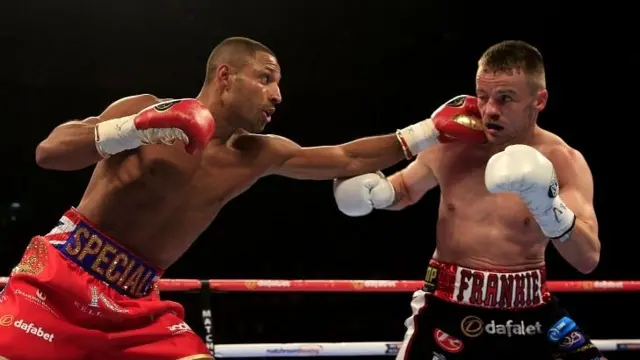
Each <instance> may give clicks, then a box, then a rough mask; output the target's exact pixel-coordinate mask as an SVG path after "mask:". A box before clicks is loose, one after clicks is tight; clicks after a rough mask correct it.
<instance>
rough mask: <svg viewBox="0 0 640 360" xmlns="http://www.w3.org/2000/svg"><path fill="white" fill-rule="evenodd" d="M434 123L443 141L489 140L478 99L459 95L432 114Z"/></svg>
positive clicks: (439, 137) (472, 141)
mask: <svg viewBox="0 0 640 360" xmlns="http://www.w3.org/2000/svg"><path fill="white" fill-rule="evenodd" d="M431 119H432V120H433V125H434V126H435V128H436V130H438V132H439V133H440V135H439V136H438V141H439V142H441V143H446V142H452V141H462V142H469V143H476V144H483V143H485V142H487V137H486V135H485V134H484V131H483V128H482V117H481V116H480V110H478V99H477V98H475V97H473V96H468V95H459V96H456V97H455V98H453V99H451V100H449V101H447V102H446V103H445V104H444V105H442V106H440V107H439V108H438V110H436V111H434V112H433V114H432V115H431Z"/></svg>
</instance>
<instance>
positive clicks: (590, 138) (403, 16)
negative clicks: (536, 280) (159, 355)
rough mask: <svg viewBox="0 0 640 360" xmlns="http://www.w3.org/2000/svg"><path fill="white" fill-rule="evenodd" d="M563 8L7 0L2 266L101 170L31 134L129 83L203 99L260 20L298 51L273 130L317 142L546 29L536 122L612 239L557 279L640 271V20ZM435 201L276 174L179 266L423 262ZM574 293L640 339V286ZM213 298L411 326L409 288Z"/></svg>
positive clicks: (398, 109) (324, 330)
mask: <svg viewBox="0 0 640 360" xmlns="http://www.w3.org/2000/svg"><path fill="white" fill-rule="evenodd" d="M383 4H386V5H387V6H383ZM548 5H550V4H547V3H544V2H542V3H541V2H523V3H522V4H520V5H518V4H517V3H512V4H511V3H498V2H495V3H494V2H491V3H489V2H481V3H476V4H474V5H471V4H466V3H458V2H455V1H444V0H439V1H393V2H385V3H382V2H381V3H376V2H374V1H271V2H258V1H236V2H222V1H207V0H189V1H166V0H162V1H153V2H151V1H138V0H136V1H121V0H117V1H110V2H93V1H89V2H84V1H77V0H71V1H69V0H67V1H65V2H64V4H62V3H60V2H53V1H33V0H26V1H25V0H23V1H14V2H3V4H2V7H3V9H2V10H3V11H2V15H0V17H1V18H0V20H2V21H0V24H1V25H0V29H1V32H0V35H1V36H2V41H3V44H4V45H3V51H2V57H1V60H0V61H1V62H0V65H2V66H1V69H2V72H3V76H2V87H1V90H0V91H1V93H0V95H1V99H0V106H1V108H2V112H1V114H2V120H1V121H2V123H1V124H2V136H1V138H2V144H0V147H1V148H0V149H1V150H2V153H3V154H4V158H5V159H4V160H3V162H4V164H3V165H4V166H2V168H1V169H2V170H1V174H2V179H3V180H4V181H5V183H6V185H5V186H3V189H4V190H3V191H2V192H0V237H1V239H0V275H7V274H8V273H9V272H10V270H11V268H12V267H13V266H14V265H15V264H16V263H17V261H18V260H19V258H20V256H21V254H22V251H23V249H24V247H25V246H26V244H27V242H28V241H29V239H30V238H31V237H32V236H33V235H36V234H43V233H46V232H47V231H48V230H49V229H50V228H51V227H52V226H54V225H55V224H56V222H57V219H58V218H59V216H60V215H61V213H62V212H63V211H64V210H65V209H66V208H68V207H69V206H71V205H75V204H77V202H78V200H79V198H80V196H81V195H82V193H83V190H84V186H85V184H86V182H87V180H88V178H89V176H90V173H91V169H87V170H86V171H78V172H74V173H65V172H52V171H45V170H42V169H39V168H38V167H37V166H36V164H35V161H34V149H35V146H36V145H37V143H38V142H39V141H40V140H42V139H43V138H44V137H46V136H47V134H48V133H49V131H51V129H52V128H53V127H54V126H56V125H57V124H59V123H62V122H64V121H67V120H71V119H81V118H84V117H87V116H92V115H96V114H98V113H99V112H100V111H101V110H102V109H103V108H104V107H105V106H106V105H108V104H109V103H110V102H112V101H114V100H116V99H117V98H120V97H122V96H126V95H130V94H137V93H153V94H155V95H157V96H159V97H189V96H195V95H196V94H197V93H198V91H199V89H200V86H201V84H202V80H203V76H204V69H205V66H204V65H205V62H206V59H207V57H208V55H209V53H210V51H211V49H212V48H213V47H214V46H215V45H216V44H217V43H218V42H219V41H221V40H222V39H224V38H225V37H228V36H248V37H251V38H254V39H256V40H259V41H261V42H263V43H265V44H266V45H268V46H269V47H271V48H272V49H273V50H274V51H275V52H276V54H277V56H278V58H279V61H280V63H281V65H282V67H283V75H284V77H283V79H282V82H281V88H282V91H283V96H284V102H283V104H282V105H281V106H280V108H279V110H278V112H277V113H276V115H275V116H274V122H273V123H272V125H270V127H269V128H268V129H267V131H268V132H272V133H276V134H279V135H284V136H287V137H289V138H291V139H293V140H294V141H296V142H298V143H300V144H302V145H324V144H337V143H341V142H345V141H349V140H352V139H354V138H357V137H361V136H367V135H374V134H381V133H388V132H390V131H394V130H395V129H397V128H400V127H404V126H406V125H409V124H411V123H414V122H416V121H418V120H421V119H423V118H426V117H428V116H429V115H430V113H431V112H432V111H433V110H434V109H435V108H436V107H437V106H439V105H440V104H441V103H442V102H444V101H446V100H448V99H449V98H451V97H453V96H455V95H457V94H462V93H467V94H473V92H474V75H475V70H476V61H477V59H478V57H479V56H480V54H481V53H482V51H484V50H485V49H486V48H487V47H488V46H490V45H492V44H493V43H495V42H498V41H501V40H507V39H522V40H525V41H528V42H530V43H531V44H533V45H535V46H537V47H538V48H539V50H540V51H541V52H542V53H543V55H544V57H545V62H546V68H547V85H548V88H549V92H550V100H549V106H548V108H547V109H546V110H545V112H544V113H543V114H542V116H541V119H540V124H541V126H542V127H544V128H546V129H549V130H551V131H553V132H555V133H557V134H558V135H560V136H561V137H563V138H564V139H565V140H566V141H567V142H568V143H569V144H570V145H572V146H573V147H575V148H577V149H578V150H580V151H581V152H582V153H583V154H584V155H585V157H586V159H587V160H588V162H589V164H590V166H591V168H592V171H593V174H594V177H595V181H596V195H595V196H596V198H595V206H596V211H597V214H598V216H599V222H600V238H601V241H602V256H601V262H600V266H599V267H598V269H597V270H596V271H595V272H593V273H592V274H589V275H582V274H580V273H578V272H577V271H575V270H573V269H572V268H570V267H569V266H568V265H567V264H566V263H565V262H564V261H563V260H562V259H561V258H560V257H559V256H558V255H557V253H556V251H555V250H554V249H552V248H550V249H549V252H548V256H549V257H548V265H549V268H550V273H549V277H550V278H551V279H552V280H573V279H575V280H586V279H604V280H618V279H637V278H638V270H637V267H636V262H635V258H636V253H637V252H636V251H635V250H634V248H633V247H634V246H637V244H636V241H637V239H636V235H635V234H634V233H633V231H634V229H635V228H636V227H637V225H636V223H634V222H633V220H634V219H635V216H634V214H633V211H634V210H635V209H633V207H634V201H635V199H636V197H637V196H636V195H635V190H634V186H633V185H634V184H633V183H632V181H630V179H628V178H626V176H629V175H630V173H631V172H633V171H635V170H636V169H635V166H636V163H637V161H636V159H635V157H636V155H635V149H634V148H633V141H634V140H633V137H634V132H635V131H636V129H637V104H636V102H637V100H635V99H634V96H635V94H634V93H633V92H634V91H635V90H636V89H637V84H638V80H639V79H640V76H639V75H640V71H639V70H638V69H637V67H638V65H640V56H639V55H637V54H635V49H634V45H633V44H634V43H635V42H636V36H637V32H638V31H637V30H635V29H634V28H633V26H634V22H633V21H630V22H629V21H627V19H623V17H624V13H625V11H624V10H623V9H621V10H619V11H618V12H617V15H616V16H615V17H607V16H606V14H607V13H608V10H607V9H606V8H604V7H603V4H602V3H599V5H598V6H599V7H598V8H595V7H594V8H590V7H589V6H587V5H584V4H583V5H581V7H580V8H578V9H575V8H574V9H568V10H566V11H565V10H562V9H559V8H557V7H552V8H549V10H545V9H546V8H547V6H548ZM607 5H611V6H612V5H613V4H607ZM556 6H557V4H556ZM567 6H568V5H567ZM405 165H406V163H401V164H399V165H398V167H397V168H393V169H388V170H387V171H386V172H387V173H389V172H392V171H393V170H396V169H399V168H400V167H403V166H405ZM438 198H439V194H438V192H437V191H433V192H431V193H429V194H427V195H426V196H425V198H424V199H423V200H422V201H421V202H420V203H419V204H417V205H415V206H413V207H412V208H410V209H406V210H405V211H401V212H378V213H375V214H372V215H371V216H368V217H366V218H357V219H353V218H348V217H346V216H343V215H342V214H340V213H339V212H338V211H337V209H336V207H335V204H334V202H333V198H332V195H331V183H330V182H303V181H295V180H289V179H284V178H277V177H272V178H266V179H263V180H261V181H260V182H259V183H258V184H256V185H255V186H254V187H253V188H252V189H250V190H249V191H247V192H246V193H245V194H243V195H241V196H239V197H238V198H237V199H235V200H234V201H232V202H231V203H230V204H229V205H228V206H227V207H226V208H225V209H224V210H223V211H222V212H221V214H220V216H219V217H218V219H217V220H216V221H215V223H214V224H213V225H212V226H211V227H210V229H209V230H208V231H206V232H205V233H204V234H203V236H202V238H201V239H199V241H198V242H197V243H196V244H195V245H193V247H192V249H191V250H190V251H189V252H188V253H187V254H186V255H185V256H184V257H183V258H182V259H181V260H180V261H178V262H177V263H176V264H175V265H174V266H173V267H172V268H170V269H169V271H168V273H167V276H166V277H168V278H342V279H353V278H358V279H359V278H362V279H421V278H422V277H423V275H424V274H423V272H424V270H425V267H426V264H427V261H428V259H429V257H430V256H431V254H432V252H433V249H434V233H435V232H434V224H435V219H436V215H437V213H436V210H437V202H438ZM13 203H18V204H19V205H20V206H19V207H17V206H15V205H14V206H12V204H13ZM558 296H559V298H560V300H561V301H562V303H563V305H564V306H566V307H567V308H568V310H569V311H570V312H571V313H573V314H574V315H575V317H576V318H577V319H579V322H580V323H581V324H582V326H583V327H585V328H586V329H587V330H588V332H589V333H590V334H591V336H592V337H593V338H596V339H607V338H637V337H640V331H639V330H638V321H639V319H640V316H638V311H637V310H636V308H635V307H634V306H635V304H637V303H638V300H640V297H639V296H638V295H637V294H632V293H627V294H588V293H583V294H558ZM165 297H166V298H170V299H175V300H178V301H180V302H182V303H183V304H185V306H186V307H187V309H188V315H189V320H190V323H191V324H192V325H193V326H194V327H198V324H199V322H200V319H199V315H200V313H199V305H198V296H197V295H193V294H177V293H167V294H165ZM213 300H214V320H215V321H216V325H217V330H216V331H217V339H216V340H217V342H218V343H243V342H297V341H312V342H313V341H316V342H317V341H386V340H397V341H399V340H401V339H402V335H403V332H404V327H403V321H404V319H405V318H406V317H407V316H408V315H409V311H410V310H409V300H410V294H377V295H375V294H333V295H330V294H221V295H216V297H215V298H214V299H213ZM637 354H638V353H635V354H633V353H627V356H631V355H634V356H633V358H636V357H637ZM621 355H622V354H621V353H616V354H613V353H612V354H611V356H610V359H618V358H622V357H621ZM629 358H632V357H629Z"/></svg>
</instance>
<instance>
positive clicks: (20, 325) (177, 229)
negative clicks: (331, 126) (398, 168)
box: [0, 38, 484, 360]
mask: <svg viewBox="0 0 640 360" xmlns="http://www.w3.org/2000/svg"><path fill="white" fill-rule="evenodd" d="M207 64H208V68H207V74H206V80H205V83H204V86H203V88H202V90H201V91H200V94H198V96H197V97H195V98H194V99H180V100H171V101H164V102H163V101H161V100H159V99H157V98H156V97H155V96H152V95H136V96H131V97H126V98H123V99H121V100H118V101H116V102H114V103H113V104H111V105H110V106H108V107H107V108H106V109H105V110H104V111H103V112H102V114H100V115H98V116H92V117H89V118H87V119H85V120H82V121H70V122H66V123H64V124H62V125H60V126H58V127H57V128H55V129H54V130H53V131H52V132H51V134H50V135H49V136H48V137H47V138H46V139H45V140H43V141H42V142H41V143H40V144H39V145H38V147H37V149H36V161H37V163H38V165H40V166H41V167H43V168H46V169H54V170H67V171H69V170H78V169H83V168H86V167H89V166H95V168H94V172H93V176H92V178H91V180H90V183H89V185H88V186H87V189H86V191H85V193H84V195H83V197H82V199H81V200H80V203H79V204H78V206H77V207H74V208H71V209H69V210H68V211H67V212H66V213H65V214H64V215H63V216H62V217H61V218H60V220H59V221H58V223H57V225H56V226H55V227H54V228H53V229H52V230H51V231H50V232H49V233H48V234H46V235H45V236H37V237H35V238H34V239H32V241H31V243H30V245H29V246H28V247H27V250H26V251H25V253H24V256H23V258H22V261H21V262H20V263H19V264H18V265H17V266H16V267H15V269H14V271H13V273H12V275H11V278H10V280H9V284H8V286H7V288H6V290H5V291H4V293H3V294H2V299H1V300H0V318H2V319H3V321H5V320H6V323H7V324H8V326H0V356H4V357H7V358H9V359H38V360H46V359H52V358H55V359H84V358H91V359H112V358H117V359H120V360H128V359H156V360H163V359H166V360H168V359H172V360H173V359H211V358H212V354H211V353H210V349H213V346H212V345H213V344H211V343H209V344H207V346H205V344H204V343H203V341H202V340H201V339H199V338H198V336H197V335H196V334H195V333H194V332H193V331H191V329H190V327H189V326H188V325H187V324H186V323H185V322H184V309H183V308H182V307H181V306H180V305H179V304H176V303H174V302H169V301H161V300H160V299H159V297H158V292H157V287H156V283H157V281H158V279H159V278H160V277H161V275H162V273H163V271H164V270H165V269H166V268H167V267H169V266H170V265H171V264H173V263H174V262H175V261H176V260H177V259H178V258H180V256H181V255H182V254H183V253H184V252H185V251H187V249H188V248H189V247H190V246H191V244H192V243H193V242H194V241H195V239H196V238H197V237H198V236H199V235H200V234H201V233H202V232H203V231H204V230H205V229H206V228H207V227H208V226H209V225H210V224H211V222H212V221H213V220H214V219H215V217H216V215H217V214H218V213H219V212H220V210H221V208H222V206H223V205H224V204H226V203H227V202H228V201H229V200H231V199H233V198H234V197H235V196H237V195H239V194H241V193H243V192H244V191H245V190H246V189H248V188H250V187H251V185H252V184H254V183H255V182H256V181H257V180H258V179H260V178H261V177H264V176H267V175H272V174H275V175H281V176H287V177H290V178H295V179H314V180H331V179H333V178H336V177H348V176H355V175H360V174H364V173H368V172H372V171H376V170H378V169H382V168H386V167H388V166H391V165H394V164H396V163H397V162H399V161H401V160H402V159H404V158H405V156H408V157H411V156H412V155H413V154H417V153H419V152H420V151H422V150H423V149H425V148H427V147H429V146H432V145H433V144H435V143H438V142H440V141H443V142H444V141H449V140H450V139H452V138H456V139H458V138H468V139H467V140H469V141H474V142H482V141H484V139H483V137H482V136H481V131H478V130H473V129H474V127H475V126H476V125H477V124H476V123H475V122H474V120H473V119H474V116H476V115H473V111H472V110H473V103H472V101H473V99H471V98H461V99H457V100H456V101H453V102H451V103H450V104H448V105H446V106H444V107H443V108H442V109H440V110H439V111H437V112H436V114H435V115H434V117H433V119H431V120H426V121H421V122H419V123H418V124H416V125H413V126H410V127H408V128H406V129H405V130H401V131H399V132H398V133H397V134H396V133H394V132H390V133H388V134H386V135H381V136H372V137H366V138H362V139H357V140H354V141H351V142H348V143H345V144H341V145H335V146H320V147H301V146H299V145H298V144H296V143H294V142H293V141H291V140H288V139H285V138H283V137H279V136H265V135H260V134H256V133H259V132H262V130H264V127H265V126H266V125H267V124H268V123H269V122H270V121H271V116H272V115H273V113H274V111H275V107H276V106H277V105H278V104H279V103H280V102H281V101H282V97H281V93H280V88H279V81H280V65H279V64H278V61H277V60H276V57H275V56H274V54H273V52H271V50H269V49H268V48H267V47H266V46H264V45H262V44H260V43H258V42H256V41H254V40H251V39H247V38H229V39H226V40H224V41H223V42H222V43H220V44H219V45H218V46H216V48H215V49H214V50H213V52H212V53H211V56H210V58H209V60H208V62H207ZM214 119H215V120H214ZM467 128H468V131H467ZM214 130H215V131H214ZM33 299H37V300H38V299H39V300H38V301H34V300H33ZM42 299H46V301H45V300H42ZM4 314H7V317H4V318H3V317H2V316H4ZM9 316H10V317H11V318H10V319H9ZM25 329H26V330H25ZM29 329H31V330H33V331H31V330H29ZM27 330H28V331H27Z"/></svg>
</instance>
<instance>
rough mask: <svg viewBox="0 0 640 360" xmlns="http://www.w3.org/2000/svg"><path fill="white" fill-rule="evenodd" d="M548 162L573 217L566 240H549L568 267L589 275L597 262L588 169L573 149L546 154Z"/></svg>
mask: <svg viewBox="0 0 640 360" xmlns="http://www.w3.org/2000/svg"><path fill="white" fill-rule="evenodd" d="M549 160H551V162H552V163H553V164H554V168H555V169H556V173H557V176H558V182H559V186H560V193H559V198H561V199H562V201H563V202H564V203H565V205H566V207H567V208H568V209H569V211H568V212H573V214H575V227H574V228H573V230H572V233H571V235H570V236H569V238H568V239H566V240H563V241H559V240H553V241H552V242H553V245H554V246H555V247H556V249H557V250H558V252H559V253H560V255H562V257H563V258H564V259H565V260H566V261H567V262H568V263H569V264H571V266H573V267H574V268H576V269H577V270H578V271H580V272H582V273H585V274H587V273H590V272H591V271H593V270H594V269H595V268H596V266H597V265H598V262H599V261H600V239H599V237H598V219H597V217H596V213H595V210H594V207H593V176H592V175H591V170H590V169H589V165H588V164H587V162H586V160H585V159H584V157H583V156H582V154H580V153H579V152H578V151H576V150H573V149H559V150H557V151H555V152H554V153H552V154H550V156H549ZM568 212H567V211H565V213H564V214H560V216H563V215H567V213H568Z"/></svg>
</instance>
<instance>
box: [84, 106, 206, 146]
mask: <svg viewBox="0 0 640 360" xmlns="http://www.w3.org/2000/svg"><path fill="white" fill-rule="evenodd" d="M214 131H215V121H214V119H213V116H212V115H211V113H210V112H209V110H208V109H207V108H206V107H205V106H204V105H202V103H200V102H199V101H198V100H196V99H179V100H171V101H167V102H163V103H160V104H156V105H152V106H150V107H148V108H146V109H144V110H142V111H140V112H139V113H138V114H136V115H131V116H126V117H123V118H119V119H113V120H109V121H105V122H102V123H99V124H98V125H97V126H96V128H95V137H96V139H95V142H96V147H97V149H98V151H99V152H100V153H101V154H103V155H105V156H109V155H113V154H116V153H119V152H122V151H125V150H129V149H135V148H137V147H139V146H141V145H147V144H161V143H164V144H173V143H174V142H175V141H176V140H182V141H184V142H185V143H186V144H187V145H186V148H185V150H186V151H187V152H188V153H190V154H192V153H193V152H195V151H196V150H201V149H203V148H204V147H205V146H206V145H207V143H208V142H209V140H211V137H212V136H213V133H214Z"/></svg>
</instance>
